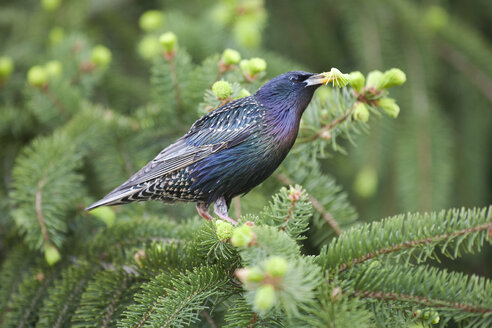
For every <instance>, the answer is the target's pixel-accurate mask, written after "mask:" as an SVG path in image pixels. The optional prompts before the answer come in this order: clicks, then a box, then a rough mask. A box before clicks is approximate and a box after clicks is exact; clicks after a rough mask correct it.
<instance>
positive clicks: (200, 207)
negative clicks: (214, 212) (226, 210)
mask: <svg viewBox="0 0 492 328" xmlns="http://www.w3.org/2000/svg"><path fill="white" fill-rule="evenodd" d="M196 210H197V212H198V214H199V215H200V216H201V217H202V218H204V219H205V220H207V221H212V220H213V217H212V216H211V215H210V213H208V205H206V204H205V203H196Z"/></svg>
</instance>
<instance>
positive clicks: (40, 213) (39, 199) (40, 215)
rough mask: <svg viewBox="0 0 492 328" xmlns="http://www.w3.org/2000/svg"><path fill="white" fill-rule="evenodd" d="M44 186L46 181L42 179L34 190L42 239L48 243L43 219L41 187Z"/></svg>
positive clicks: (48, 238)
mask: <svg viewBox="0 0 492 328" xmlns="http://www.w3.org/2000/svg"><path fill="white" fill-rule="evenodd" d="M45 184H46V180H45V179H44V178H43V179H41V180H40V181H39V183H38V189H37V190H36V215H37V217H38V222H39V226H40V227H41V232H42V234H43V239H44V241H45V242H47V243H51V242H50V236H49V234H48V229H47V228H46V222H45V221H44V218H43V208H42V204H43V187H44V185H45Z"/></svg>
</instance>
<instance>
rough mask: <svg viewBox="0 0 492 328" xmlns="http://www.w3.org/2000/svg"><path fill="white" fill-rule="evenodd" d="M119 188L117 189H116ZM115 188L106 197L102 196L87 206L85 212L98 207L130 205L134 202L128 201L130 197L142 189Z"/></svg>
mask: <svg viewBox="0 0 492 328" xmlns="http://www.w3.org/2000/svg"><path fill="white" fill-rule="evenodd" d="M118 188H119V187H118ZM118 188H116V189H115V190H113V191H112V192H110V193H109V194H107V195H106V196H104V198H103V199H100V200H98V201H97V202H95V203H94V204H92V205H89V206H87V207H86V208H85V210H86V211H91V210H93V209H95V208H98V207H100V206H112V205H119V204H126V203H130V202H132V201H134V200H131V199H129V198H130V196H132V195H134V194H136V193H138V192H140V191H141V190H142V189H145V187H143V188H125V189H118Z"/></svg>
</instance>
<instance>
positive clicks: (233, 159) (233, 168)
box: [190, 140, 291, 203]
mask: <svg viewBox="0 0 492 328" xmlns="http://www.w3.org/2000/svg"><path fill="white" fill-rule="evenodd" d="M290 146H291V145H290ZM290 146H289V147H285V146H283V145H279V144H278V143H277V144H274V143H266V145H265V143H264V142H261V141H257V140H252V141H250V142H246V143H243V144H241V145H238V146H236V147H234V148H231V149H226V150H224V151H221V152H219V153H217V154H213V155H212V156H210V157H208V158H205V159H203V160H202V161H200V162H198V163H196V164H195V165H193V167H192V168H191V171H192V172H191V174H190V177H191V180H192V184H191V187H190V188H191V190H192V192H195V193H198V194H200V195H203V198H204V199H205V200H204V201H206V202H208V203H211V202H213V201H215V200H216V199H217V198H219V197H222V196H224V197H225V198H226V200H227V199H229V200H230V199H231V198H232V197H234V196H237V195H240V194H244V193H247V192H248V191H250V190H251V189H252V188H254V187H255V186H257V185H258V184H260V183H261V182H263V181H264V180H265V179H267V178H268V177H269V176H270V175H271V174H272V173H273V172H274V171H275V170H276V169H277V167H278V166H279V165H280V163H282V161H283V160H284V158H285V156H286V155H287V153H288V152H289V150H290Z"/></svg>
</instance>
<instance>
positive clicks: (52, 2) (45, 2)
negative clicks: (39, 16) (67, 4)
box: [41, 0, 61, 11]
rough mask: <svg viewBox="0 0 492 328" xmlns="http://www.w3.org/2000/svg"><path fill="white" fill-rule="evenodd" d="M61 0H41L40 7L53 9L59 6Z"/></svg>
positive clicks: (47, 9) (48, 9)
mask: <svg viewBox="0 0 492 328" xmlns="http://www.w3.org/2000/svg"><path fill="white" fill-rule="evenodd" d="M60 4H61V0H41V7H43V9H44V10H46V11H53V10H55V9H57V8H58V7H60Z"/></svg>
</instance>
